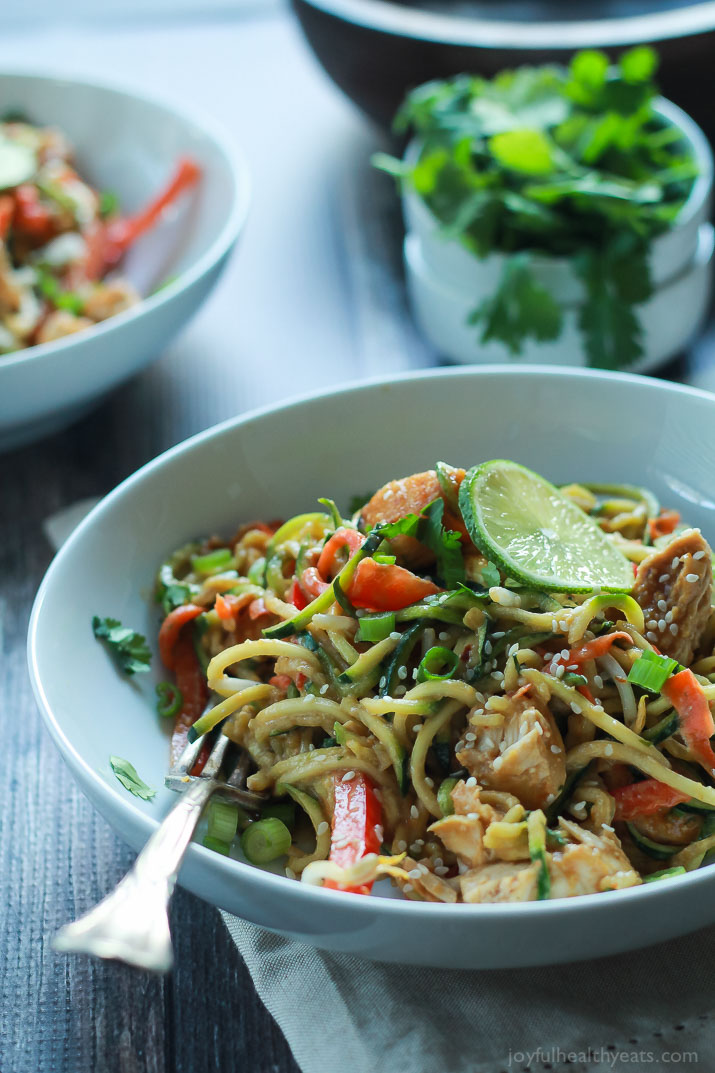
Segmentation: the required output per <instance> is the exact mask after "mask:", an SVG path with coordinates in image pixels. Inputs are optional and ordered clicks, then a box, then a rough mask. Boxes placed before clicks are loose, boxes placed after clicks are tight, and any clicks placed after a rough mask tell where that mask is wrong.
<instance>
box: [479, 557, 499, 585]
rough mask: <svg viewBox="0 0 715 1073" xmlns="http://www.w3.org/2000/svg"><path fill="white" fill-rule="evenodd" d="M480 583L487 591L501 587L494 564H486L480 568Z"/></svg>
mask: <svg viewBox="0 0 715 1073" xmlns="http://www.w3.org/2000/svg"><path fill="white" fill-rule="evenodd" d="M482 582H483V583H484V585H485V586H486V588H488V589H491V588H493V587H494V586H495V585H501V574H500V573H499V570H498V568H497V567H496V566H495V565H494V563H489V562H488V563H486V564H485V565H484V566H483V567H482Z"/></svg>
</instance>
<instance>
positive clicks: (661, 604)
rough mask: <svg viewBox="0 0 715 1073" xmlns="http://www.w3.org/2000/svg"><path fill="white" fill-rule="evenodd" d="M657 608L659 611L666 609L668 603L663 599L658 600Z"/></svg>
mask: <svg viewBox="0 0 715 1073" xmlns="http://www.w3.org/2000/svg"><path fill="white" fill-rule="evenodd" d="M658 609H659V610H660V611H667V610H668V605H667V603H666V602H665V600H658Z"/></svg>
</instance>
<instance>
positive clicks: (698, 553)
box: [693, 551, 705, 559]
mask: <svg viewBox="0 0 715 1073" xmlns="http://www.w3.org/2000/svg"><path fill="white" fill-rule="evenodd" d="M693 558H694V559H704V558H705V552H704V551H696V552H695V555H693Z"/></svg>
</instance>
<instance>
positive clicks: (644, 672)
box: [628, 650, 680, 693]
mask: <svg viewBox="0 0 715 1073" xmlns="http://www.w3.org/2000/svg"><path fill="white" fill-rule="evenodd" d="M679 666H680V664H679V663H678V661H677V660H675V659H670V658H669V657H668V656H659V655H658V653H657V652H650V651H648V650H646V651H645V652H642V653H641V656H640V659H637V660H636V661H635V663H634V664H633V666H632V667H631V669H630V671H629V672H628V681H629V682H630V683H631V685H634V686H640V688H641V689H647V690H648V692H649V693H660V691H661V689H662V688H663V686H664V685H665V683H666V681H667V680H668V678H670V676H671V674H672V673H673V671H674V670H675V669H676V667H679Z"/></svg>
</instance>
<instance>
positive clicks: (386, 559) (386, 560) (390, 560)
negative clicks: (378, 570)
mask: <svg viewBox="0 0 715 1073" xmlns="http://www.w3.org/2000/svg"><path fill="white" fill-rule="evenodd" d="M373 559H374V560H375V562H376V563H380V564H381V565H382V566H394V564H395V562H396V561H397V557H396V556H395V555H373Z"/></svg>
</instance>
